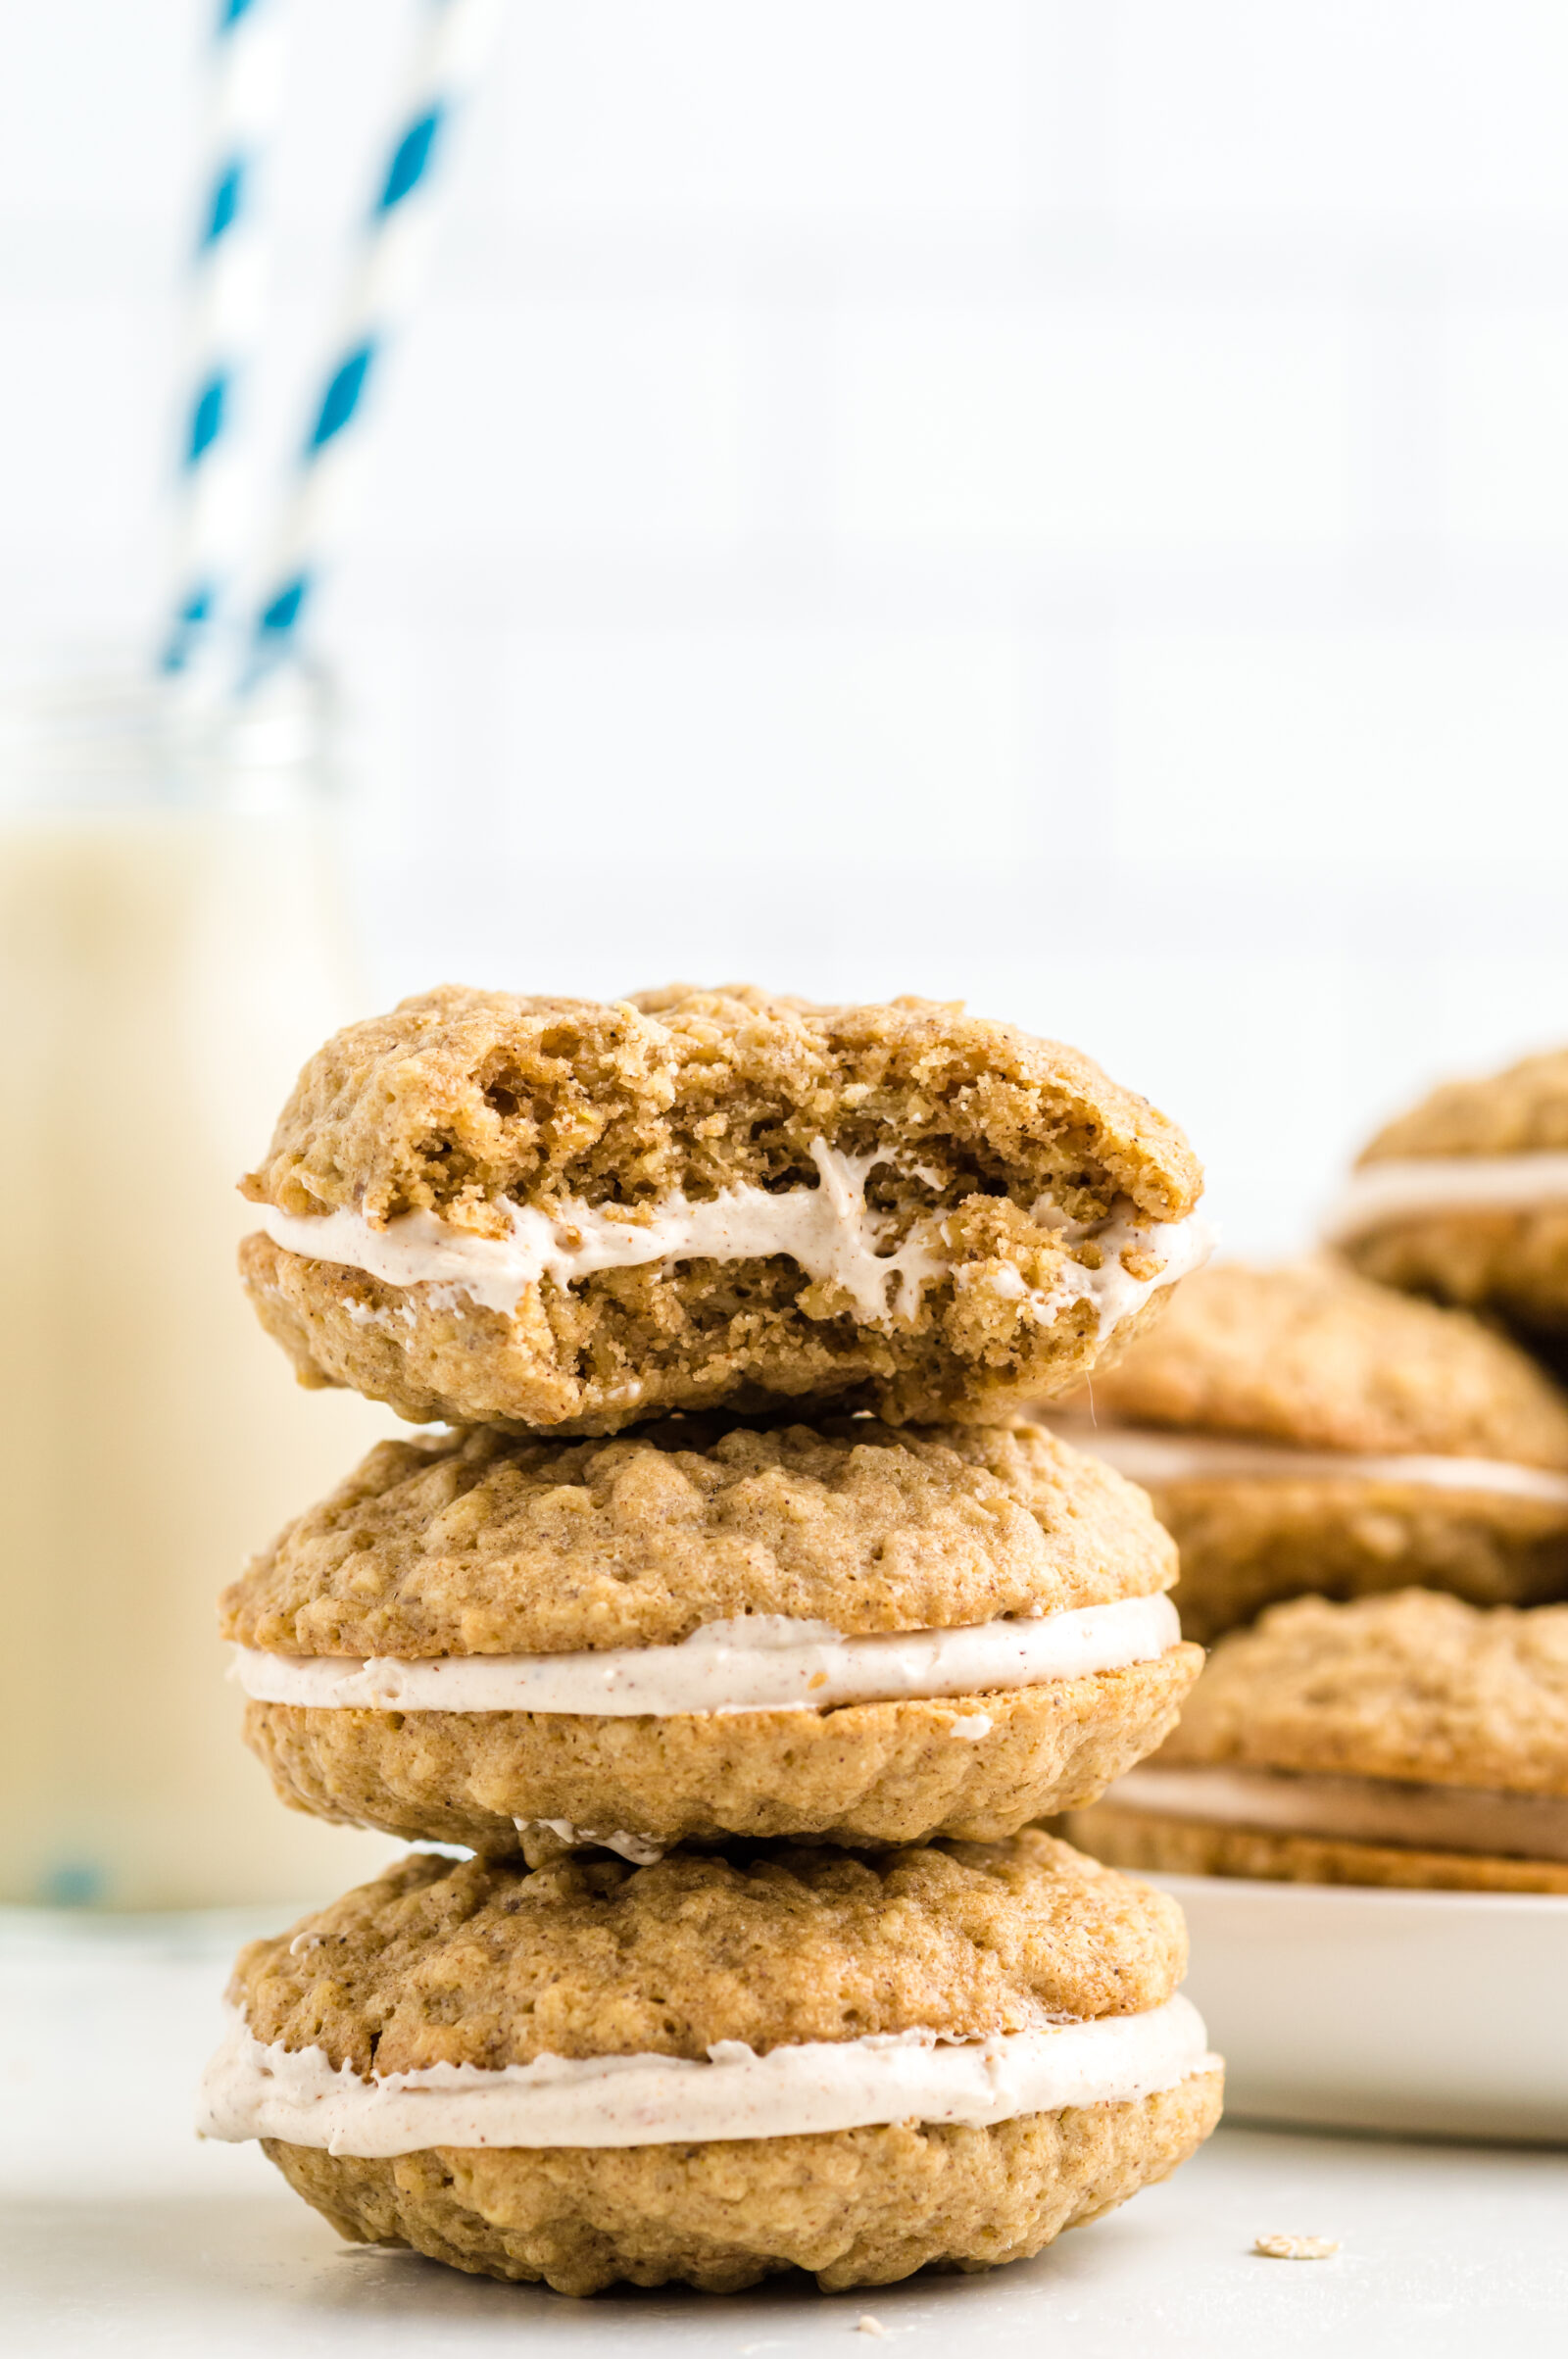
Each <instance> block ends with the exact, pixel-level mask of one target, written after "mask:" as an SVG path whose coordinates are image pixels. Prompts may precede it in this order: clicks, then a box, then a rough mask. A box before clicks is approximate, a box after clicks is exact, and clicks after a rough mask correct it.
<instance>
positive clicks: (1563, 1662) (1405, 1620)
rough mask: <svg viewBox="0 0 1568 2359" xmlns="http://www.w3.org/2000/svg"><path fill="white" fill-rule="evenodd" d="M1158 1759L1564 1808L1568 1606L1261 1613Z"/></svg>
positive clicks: (1229, 1641) (1359, 1605) (1411, 1599)
mask: <svg viewBox="0 0 1568 2359" xmlns="http://www.w3.org/2000/svg"><path fill="white" fill-rule="evenodd" d="M1158 1759H1159V1760H1160V1762H1161V1763H1167V1762H1168V1763H1181V1764H1183V1765H1187V1764H1197V1763H1204V1764H1210V1763H1220V1762H1224V1763H1228V1764H1233V1765H1236V1766H1239V1767H1249V1768H1254V1769H1295V1770H1311V1771H1319V1772H1324V1771H1329V1772H1336V1773H1344V1774H1346V1775H1348V1776H1354V1777H1374V1778H1411V1779H1416V1780H1420V1781H1422V1782H1425V1783H1428V1784H1432V1785H1440V1786H1475V1787H1480V1788H1482V1789H1484V1790H1488V1791H1495V1792H1500V1793H1514V1794H1568V1605H1541V1606H1535V1607H1531V1608H1525V1609H1518V1608H1515V1607H1513V1606H1506V1605H1497V1606H1491V1607H1482V1606H1475V1605H1465V1604H1462V1603H1461V1602H1460V1600H1459V1599H1458V1598H1457V1597H1440V1596H1439V1595H1437V1594H1436V1593H1435V1592H1433V1591H1431V1590H1420V1589H1407V1590H1400V1591H1398V1592H1397V1593H1396V1594H1395V1595H1393V1596H1390V1597H1358V1598H1356V1599H1355V1600H1354V1602H1353V1603H1351V1604H1348V1605H1333V1604H1330V1603H1329V1601H1328V1600H1327V1599H1326V1598H1324V1597H1298V1598H1296V1599H1294V1600H1293V1601H1292V1602H1291V1603H1290V1604H1288V1605H1276V1606H1273V1607H1271V1608H1270V1610H1269V1611H1268V1612H1267V1613H1265V1614H1264V1615H1263V1616H1262V1618H1261V1620H1260V1621H1259V1622H1258V1623H1257V1624H1256V1625H1255V1626H1254V1627H1253V1628H1252V1629H1250V1630H1239V1631H1235V1632H1233V1633H1232V1634H1231V1636H1230V1637H1228V1638H1224V1639H1221V1641H1220V1642H1219V1645H1218V1646H1216V1647H1215V1649H1214V1651H1213V1653H1212V1654H1211V1655H1210V1657H1209V1660H1208V1665H1207V1668H1206V1669H1205V1671H1204V1672H1203V1675H1202V1677H1201V1680H1200V1681H1199V1683H1198V1685H1197V1687H1196V1688H1195V1689H1194V1691H1193V1693H1192V1695H1191V1696H1190V1697H1189V1698H1188V1701H1187V1703H1186V1705H1185V1706H1184V1707H1183V1711H1182V1717H1181V1721H1180V1724H1179V1725H1178V1727H1177V1729H1176V1731H1175V1734H1174V1735H1173V1736H1171V1737H1170V1738H1169V1739H1168V1740H1167V1742H1166V1744H1165V1745H1164V1746H1163V1747H1162V1749H1161V1751H1160V1753H1159V1755H1158Z"/></svg>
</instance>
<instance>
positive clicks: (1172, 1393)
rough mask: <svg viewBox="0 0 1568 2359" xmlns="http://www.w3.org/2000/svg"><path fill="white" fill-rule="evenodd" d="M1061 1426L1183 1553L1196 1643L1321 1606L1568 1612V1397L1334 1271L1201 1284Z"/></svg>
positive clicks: (1475, 1330)
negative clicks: (1135, 1493)
mask: <svg viewBox="0 0 1568 2359" xmlns="http://www.w3.org/2000/svg"><path fill="white" fill-rule="evenodd" d="M1063 1405H1064V1409H1065V1410H1067V1411H1068V1412H1069V1413H1066V1414H1063V1415H1055V1414H1052V1415H1050V1416H1049V1417H1048V1422H1049V1423H1050V1425H1051V1427H1052V1429H1053V1430H1054V1431H1055V1432H1057V1433H1058V1434H1062V1435H1066V1436H1070V1438H1071V1439H1072V1441H1073V1442H1074V1443H1076V1444H1077V1445H1078V1446H1080V1447H1081V1448H1083V1449H1085V1450H1094V1451H1098V1452H1100V1453H1101V1454H1102V1455H1103V1456H1104V1457H1106V1458H1107V1459H1108V1460H1109V1461H1110V1463H1111V1464H1112V1465H1113V1466H1118V1467H1120V1468H1121V1470H1122V1471H1123V1473H1125V1474H1128V1475H1130V1476H1131V1477H1132V1479H1133V1480H1134V1481H1135V1482H1139V1483H1143V1484H1145V1485H1146V1486H1147V1488H1148V1490H1149V1492H1150V1494H1151V1497H1152V1499H1153V1502H1154V1511H1155V1513H1156V1514H1157V1515H1158V1516H1159V1519H1160V1521H1161V1522H1162V1523H1163V1524H1165V1525H1166V1526H1167V1527H1168V1528H1169V1530H1170V1531H1171V1532H1172V1533H1173V1534H1174V1536H1175V1538H1176V1541H1177V1543H1178V1545H1179V1547H1180V1549H1181V1559H1182V1576H1181V1584H1180V1587H1179V1589H1178V1591H1177V1602H1178V1603H1179V1605H1180V1607H1181V1614H1182V1625H1183V1628H1184V1629H1185V1630H1186V1631H1187V1633H1188V1635H1189V1637H1192V1638H1196V1639H1200V1640H1201V1641H1204V1642H1205V1643H1206V1642H1207V1641H1208V1640H1209V1639H1211V1638H1214V1637H1217V1636H1218V1635H1219V1633H1220V1632H1221V1631H1224V1630H1228V1629H1232V1628H1234V1627H1235V1626H1236V1625H1237V1624H1239V1623H1243V1622H1248V1621H1250V1620H1251V1619H1252V1617H1253V1616H1254V1615H1255V1614H1257V1613H1258V1612H1259V1611H1261V1609H1262V1608H1263V1607H1264V1606H1265V1605H1268V1604H1271V1603H1273V1602H1274V1601H1275V1600H1276V1599H1278V1598H1282V1597H1299V1596H1300V1595H1302V1594H1303V1593H1304V1592H1307V1591H1314V1592H1317V1593H1319V1594H1320V1595H1323V1596H1326V1597H1359V1596H1364V1595H1367V1594H1370V1593H1372V1592H1375V1591H1380V1590H1392V1589H1401V1588H1406V1587H1409V1586H1411V1585H1412V1584H1415V1585H1419V1586H1421V1587H1424V1588H1430V1589H1445V1590H1449V1591H1451V1592H1452V1593H1453V1594H1454V1595H1455V1596H1458V1597H1468V1598H1469V1599H1471V1600H1472V1602H1474V1603H1476V1604H1483V1605H1491V1604H1528V1603H1535V1602H1538V1601H1540V1600H1542V1599H1546V1598H1553V1597H1568V1397H1565V1396H1564V1394H1563V1393H1561V1392H1560V1391H1559V1390H1558V1388H1557V1386H1556V1385H1555V1384H1553V1383H1552V1381H1551V1380H1550V1378H1549V1377H1548V1376H1546V1375H1545V1374H1544V1372H1543V1371H1542V1369H1541V1368H1539V1367H1538V1366H1537V1365H1536V1363H1535V1361H1534V1360H1532V1359H1531V1358H1529V1357H1528V1355H1527V1354H1526V1353H1525V1352H1521V1351H1520V1350H1519V1349H1518V1348H1517V1347H1516V1346H1515V1345H1513V1344H1510V1343H1509V1342H1508V1341H1507V1340H1506V1339H1505V1338H1504V1337H1502V1336H1499V1335H1495V1334H1494V1333H1492V1332H1491V1331H1490V1330H1489V1329H1488V1328H1485V1327H1483V1326H1482V1325H1480V1323H1479V1322H1478V1321H1477V1320H1475V1319H1473V1318H1471V1317H1470V1316H1468V1315H1467V1314H1466V1313H1465V1312H1463V1311H1458V1310H1444V1309H1440V1308H1439V1307H1438V1306H1437V1305H1436V1304H1434V1303H1430V1302H1412V1301H1410V1300H1409V1298H1408V1297H1406V1296H1403V1295H1398V1294H1396V1293H1394V1292H1393V1291H1392V1290H1391V1289H1389V1288H1387V1287H1382V1286H1374V1285H1372V1284H1370V1283H1369V1282H1368V1281H1367V1280H1365V1279H1363V1278H1358V1277H1356V1276H1355V1275H1354V1274H1353V1273H1352V1272H1350V1271H1348V1270H1346V1269H1345V1268H1343V1267H1342V1266H1340V1265H1338V1264H1336V1263H1334V1262H1332V1261H1327V1260H1325V1261H1322V1262H1317V1263H1311V1262H1309V1263H1302V1264H1300V1265H1299V1266H1296V1267H1291V1268H1284V1269H1250V1268H1247V1267H1245V1266H1243V1265H1241V1264H1239V1263H1222V1264H1220V1265H1219V1266H1218V1267H1215V1268H1210V1269H1206V1270H1204V1271H1202V1272H1201V1274H1200V1275H1199V1276H1197V1277H1196V1278H1194V1279H1192V1280H1191V1281H1190V1283H1189V1284H1187V1285H1185V1286H1183V1287H1182V1288H1181V1289H1180V1291H1179V1293H1178V1294H1177V1295H1176V1297H1175V1300H1174V1301H1173V1302H1172V1305H1171V1310H1170V1315H1169V1316H1168V1317H1167V1318H1165V1319H1163V1320H1162V1321H1161V1322H1160V1325H1159V1327H1158V1328H1157V1329H1156V1330H1155V1331H1154V1332H1153V1333H1152V1334H1151V1335H1149V1336H1146V1337H1141V1338H1140V1339H1139V1340H1138V1342H1137V1343H1135V1344H1134V1345H1133V1347H1132V1349H1131V1350H1130V1351H1129V1352H1127V1353H1126V1354H1125V1356H1124V1357H1123V1358H1122V1359H1121V1360H1120V1362H1119V1363H1118V1364H1117V1365H1116V1366H1115V1367H1114V1368H1111V1369H1110V1370H1108V1371H1107V1372H1106V1373H1105V1374H1104V1375H1103V1376H1100V1375H1097V1376H1096V1378H1095V1381H1094V1387H1093V1393H1092V1397H1084V1398H1083V1399H1081V1400H1077V1401H1072V1402H1070V1403H1065V1404H1063ZM1091 1407H1092V1409H1093V1416H1092V1417H1091V1415H1090V1413H1089V1412H1090V1409H1091Z"/></svg>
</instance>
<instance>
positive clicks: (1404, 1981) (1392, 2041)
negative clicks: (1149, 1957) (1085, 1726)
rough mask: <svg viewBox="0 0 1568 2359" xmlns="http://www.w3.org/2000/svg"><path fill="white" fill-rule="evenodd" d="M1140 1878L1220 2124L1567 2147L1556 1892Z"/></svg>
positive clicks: (1563, 1973)
mask: <svg viewBox="0 0 1568 2359" xmlns="http://www.w3.org/2000/svg"><path fill="white" fill-rule="evenodd" d="M1149 1882H1150V1883H1152V1884H1158V1885H1161V1886H1162V1887H1163V1888H1164V1890H1165V1891H1166V1892H1172V1893H1174V1894H1175V1896H1176V1898H1177V1899H1178V1900H1180V1902H1181V1904H1182V1907H1183V1908H1184V1909H1185V1911H1186V1913H1187V1922H1188V1926H1189V1928H1190V1930H1191V1933H1192V1966H1191V1970H1190V1972H1189V1974H1188V1979H1187V1984H1186V1989H1187V1992H1188V1995H1189V1996H1190V1997H1191V1998H1192V1999H1193V2001H1194V2002H1195V2004H1196V2005H1197V2006H1198V2008H1199V2009H1200V2011H1201V2014H1202V2017H1203V2020H1204V2022H1205V2023H1206V2024H1207V2025H1208V2035H1209V2038H1210V2040H1212V2041H1213V2044H1214V2046H1215V2047H1216V2048H1218V2050H1219V2052H1220V2053H1221V2055H1223V2056H1224V2058H1225V2059H1226V2065H1227V2079H1226V2100H1225V2102H1226V2112H1227V2113H1228V2114H1229V2115H1230V2116H1231V2117H1232V2118H1235V2117H1238V2116H1243V2117H1246V2116H1250V2117H1251V2118H1252V2119H1253V2120H1260V2121H1275V2122H1307V2123H1314V2124H1320V2125H1322V2126H1324V2127H1331V2128H1334V2129H1353V2130H1382V2131H1395V2132H1399V2131H1417V2132H1427V2133H1437V2134H1440V2135H1445V2136H1447V2137H1452V2138H1532V2139H1543V2140H1546V2141H1549V2142H1550V2143H1552V2144H1568V1897H1559V1896H1557V1895H1555V1894H1550V1893H1535V1892H1523V1893H1515V1892H1391V1891H1386V1890H1383V1889H1381V1888H1379V1889H1376V1890H1374V1889H1371V1888H1368V1887H1363V1886H1342V1885H1321V1884H1254V1883H1249V1882H1247V1881H1246V1880H1244V1879H1243V1878H1240V1877H1222V1876H1158V1875H1152V1876H1150V1878H1149Z"/></svg>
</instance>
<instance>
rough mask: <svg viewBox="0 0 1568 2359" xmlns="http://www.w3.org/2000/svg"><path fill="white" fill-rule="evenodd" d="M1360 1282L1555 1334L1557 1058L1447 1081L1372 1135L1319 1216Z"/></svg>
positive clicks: (1564, 1144) (1563, 1118)
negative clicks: (1335, 1199)
mask: <svg viewBox="0 0 1568 2359" xmlns="http://www.w3.org/2000/svg"><path fill="white" fill-rule="evenodd" d="M1326 1234H1327V1235H1328V1237H1329V1239H1330V1241H1331V1242H1332V1243H1333V1244H1335V1245H1337V1246H1338V1248H1339V1250H1340V1251H1341V1252H1342V1253H1345V1254H1346V1255H1347V1256H1348V1259H1350V1260H1351V1261H1353V1262H1354V1264H1355V1266H1356V1267H1357V1268H1358V1269H1361V1270H1363V1271H1365V1273H1366V1274H1367V1276H1368V1277H1372V1278H1378V1279H1381V1280H1382V1282H1383V1283H1384V1284H1385V1285H1388V1286H1399V1287H1404V1288H1406V1289H1408V1290H1409V1291H1410V1292H1411V1293H1413V1294H1426V1295H1433V1296H1435V1297H1436V1298H1437V1300H1438V1301H1439V1302H1459V1303H1464V1304H1467V1305H1468V1306H1469V1307H1471V1308H1473V1309H1481V1310H1489V1311H1492V1312H1493V1313H1495V1315H1496V1316H1497V1317H1499V1318H1502V1319H1505V1320H1506V1321H1507V1322H1508V1323H1509V1324H1510V1325H1512V1326H1514V1327H1517V1328H1518V1329H1520V1331H1521V1332H1522V1333H1523V1334H1525V1335H1526V1336H1527V1337H1529V1338H1531V1339H1533V1340H1544V1341H1546V1342H1547V1343H1548V1344H1550V1345H1553V1346H1555V1345H1558V1344H1560V1339H1561V1338H1562V1337H1563V1336H1564V1335H1568V1049H1556V1050H1552V1051H1550V1052H1549V1053H1548V1054H1546V1055H1545V1056H1542V1057H1526V1058H1525V1059H1524V1060H1523V1062H1522V1063H1519V1064H1516V1065H1512V1066H1510V1067H1509V1068H1508V1070H1507V1071H1505V1072H1502V1073H1495V1074H1490V1075H1488V1076H1486V1077H1485V1078H1483V1079H1480V1080H1475V1081H1452V1082H1447V1083H1446V1084H1445V1085H1444V1087H1443V1088H1441V1089H1438V1090H1434V1091H1433V1093H1432V1095H1431V1096H1430V1097H1429V1098H1427V1099H1425V1100H1424V1101H1423V1102H1422V1103H1421V1104H1420V1105H1419V1106H1414V1107H1412V1108H1411V1109H1410V1111H1409V1112H1408V1113H1405V1114H1401V1115H1400V1116H1398V1118H1397V1120H1395V1121H1393V1122H1390V1123H1389V1124H1387V1125H1386V1127H1385V1128H1384V1129H1383V1130H1381V1131H1379V1133H1378V1135H1377V1137H1376V1138H1375V1139H1373V1140H1372V1142H1371V1143H1370V1145H1369V1146H1368V1147H1366V1148H1365V1149H1364V1150H1363V1152H1362V1154H1361V1156H1360V1158H1359V1161H1358V1162H1357V1165H1356V1168H1355V1170H1354V1172H1353V1173H1352V1175H1351V1178H1350V1181H1349V1184H1348V1188H1347V1189H1346V1191H1345V1193H1344V1196H1343V1197H1342V1199H1341V1201H1340V1203H1339V1204H1337V1205H1336V1206H1335V1208H1334V1210H1333V1212H1332V1213H1331V1215H1330V1219H1329V1222H1328V1226H1327V1231H1326Z"/></svg>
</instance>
